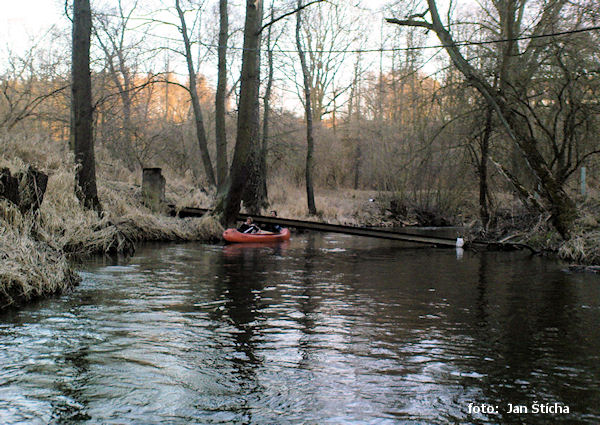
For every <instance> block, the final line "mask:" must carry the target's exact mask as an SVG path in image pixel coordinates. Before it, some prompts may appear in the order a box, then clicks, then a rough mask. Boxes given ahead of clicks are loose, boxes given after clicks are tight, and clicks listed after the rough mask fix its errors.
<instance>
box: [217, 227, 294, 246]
mask: <svg viewBox="0 0 600 425" xmlns="http://www.w3.org/2000/svg"><path fill="white" fill-rule="evenodd" d="M289 238H290V229H286V228H284V229H282V230H281V232H279V233H272V232H263V231H261V232H259V233H241V232H238V231H237V230H236V229H227V230H225V231H224V232H223V239H225V240H226V241H227V242H238V243H240V242H241V243H245V242H283V241H287V240H288V239H289Z"/></svg>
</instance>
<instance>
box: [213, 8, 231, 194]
mask: <svg viewBox="0 0 600 425" xmlns="http://www.w3.org/2000/svg"><path fill="white" fill-rule="evenodd" d="M219 20H220V25H221V26H220V29H219V59H218V77H217V92H216V94H215V128H216V133H215V135H216V144H217V184H218V189H219V192H221V191H222V190H224V189H225V185H226V182H227V133H226V131H225V98H226V96H227V40H228V36H229V15H228V12H227V0H219Z"/></svg>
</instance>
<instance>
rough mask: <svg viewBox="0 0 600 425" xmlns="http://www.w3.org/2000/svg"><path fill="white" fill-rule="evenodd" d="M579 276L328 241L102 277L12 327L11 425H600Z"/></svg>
mask: <svg viewBox="0 0 600 425" xmlns="http://www.w3.org/2000/svg"><path fill="white" fill-rule="evenodd" d="M562 268H563V266H562V265H561V264H559V263H558V262H556V261H553V260H549V259H544V258H540V257H531V256H529V255H528V254H527V253H526V252H516V253H505V252H481V253H476V252H469V251H467V252H464V253H463V252H457V251H456V250H453V249H432V248H415V247H412V248H411V247H407V246H405V245H402V244H400V243H398V242H393V241H381V240H374V239H369V238H360V237H350V236H343V235H334V234H323V235H321V234H312V233H304V234H296V235H293V237H292V241H290V242H289V243H287V244H284V245H275V246H262V247H260V246H258V247H257V246H236V245H230V246H223V245H216V244H215V245H210V244H193V243H188V244H166V245H144V246H142V247H140V249H138V252H137V253H136V255H135V256H134V257H132V258H129V259H120V260H109V259H93V260H90V261H87V262H85V263H84V264H82V265H81V276H82V279H83V280H82V283H81V285H80V286H78V287H77V288H75V289H74V290H73V291H71V292H69V293H67V294H64V295H62V296H60V297H55V298H53V299H49V300H44V301H40V302H37V303H35V304H33V305H30V306H28V307H26V308H24V309H22V310H19V311H12V312H7V313H3V314H0V364H1V369H0V423H2V424H16V423H28V424H47V423H90V424H91V423H94V424H96V423H102V424H112V423H115V424H116V423H119V424H124V423H143V424H188V423H201V424H217V423H218V424H224V423H227V424H229V423H248V424H299V423H302V424H371V423H372V424H400V423H402V424H404V423H408V424H455V423H461V424H469V423H473V424H481V423H490V424H496V423H506V424H519V423H528V424H546V423H565V424H567V423H568V424H576V423H582V424H586V423H589V424H597V423H600V314H599V313H600V277H598V276H595V275H590V274H569V273H566V272H564V271H563V270H562ZM536 406H537V411H536V410H535V409H536ZM540 409H541V410H542V411H544V412H545V411H548V410H550V411H551V413H543V412H541V411H540ZM544 409H545V410H544ZM567 410H568V412H567Z"/></svg>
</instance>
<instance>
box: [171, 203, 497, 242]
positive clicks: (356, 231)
mask: <svg viewBox="0 0 600 425" xmlns="http://www.w3.org/2000/svg"><path fill="white" fill-rule="evenodd" d="M170 207H172V209H171V214H172V215H178V216H179V217H182V218H183V217H201V216H203V215H204V214H206V213H207V212H209V211H210V210H209V209H206V208H189V207H188V208H182V209H181V210H180V211H179V212H178V214H175V210H174V207H173V206H170ZM248 216H251V217H252V218H253V220H254V221H255V222H256V223H258V224H279V225H280V226H283V227H294V228H296V229H306V230H313V231H320V232H331V233H343V234H346V235H354V236H367V237H370V238H379V239H389V240H397V241H402V242H411V243H418V244H427V245H435V246H445V247H455V246H456V239H453V238H443V237H434V236H424V235H414V234H411V233H402V232H394V231H389V230H383V229H369V228H364V227H354V226H344V225H340V224H328V223H320V222H316V221H305V220H292V219H288V218H281V217H270V216H269V217H267V216H261V215H252V214H244V213H240V214H239V215H238V220H242V221H243V220H246V218H247V217H248ZM477 245H482V246H483V245H485V244H483V243H478V244H477Z"/></svg>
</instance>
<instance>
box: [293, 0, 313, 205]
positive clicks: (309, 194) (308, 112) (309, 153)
mask: <svg viewBox="0 0 600 425" xmlns="http://www.w3.org/2000/svg"><path fill="white" fill-rule="evenodd" d="M301 8H302V0H298V12H297V14H296V47H297V49H298V56H299V57H300V65H301V67H302V76H303V79H304V81H303V82H304V115H305V117H306V169H305V176H306V198H307V204H308V213H309V214H311V215H316V214H317V208H316V207H315V194H314V188H313V167H314V159H313V152H314V138H313V113H312V106H311V101H310V73H309V71H308V66H307V65H306V57H305V55H304V50H303V49H302V42H301V38H300V26H301V22H302V15H301V11H300V10H301Z"/></svg>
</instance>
